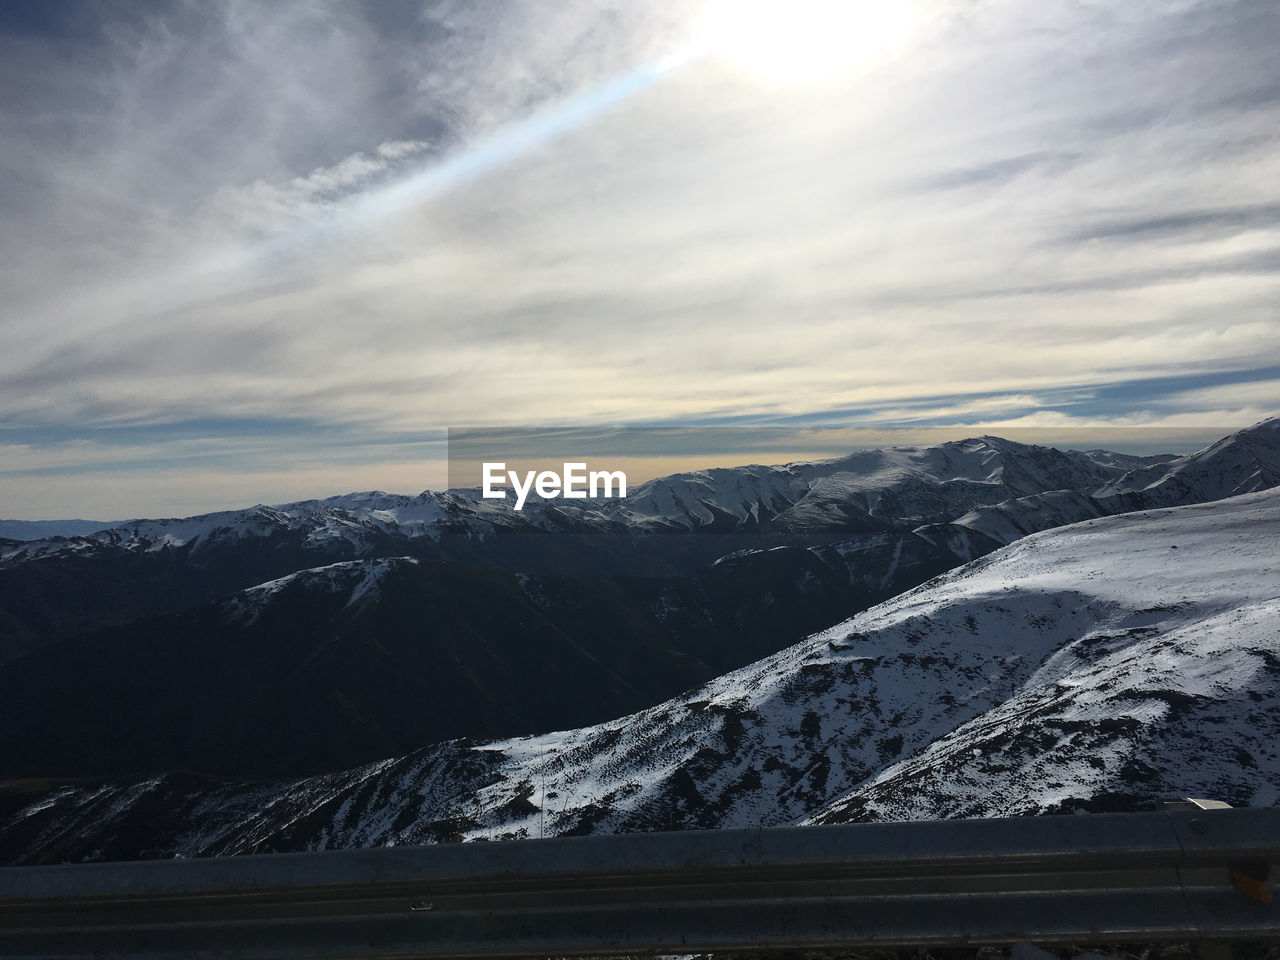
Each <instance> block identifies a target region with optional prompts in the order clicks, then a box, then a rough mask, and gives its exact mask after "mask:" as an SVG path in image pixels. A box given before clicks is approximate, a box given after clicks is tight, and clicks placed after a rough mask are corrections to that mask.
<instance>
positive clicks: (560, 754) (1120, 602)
mask: <svg viewBox="0 0 1280 960" xmlns="http://www.w3.org/2000/svg"><path fill="white" fill-rule="evenodd" d="M1278 542H1280V490H1274V489H1273V490H1266V491H1263V492H1260V493H1252V494H1244V495H1238V496H1234V497H1231V498H1228V499H1224V500H1220V501H1214V502H1210V503H1205V504H1198V505H1192V506H1184V507H1173V508H1164V509H1157V510H1142V511H1137V512H1130V513H1127V514H1124V515H1121V516H1113V517H1105V518H1098V519H1091V520H1087V521H1084V522H1081V523H1078V524H1074V525H1071V526H1067V527H1063V528H1060V529H1055V530H1050V531H1046V532H1042V533H1038V534H1033V535H1031V536H1028V537H1025V538H1022V539H1020V540H1018V541H1017V542H1015V543H1014V544H1012V545H1010V546H1008V547H1005V548H1002V549H1000V550H998V551H995V552H993V553H992V554H990V555H988V556H986V557H983V558H981V559H978V560H975V561H973V562H970V563H968V564H965V565H964V566H962V567H960V568H958V569H955V570H952V571H950V572H948V573H945V574H943V575H941V576H939V577H936V578H934V579H933V580H931V581H930V582H928V583H925V584H922V585H920V586H918V587H916V588H914V589H912V590H908V591H906V592H904V593H902V594H901V595H899V596H896V597H894V598H892V599H890V600H888V601H885V602H883V603H880V604H878V605H876V606H874V607H871V608H870V609H867V610H865V611H863V612H861V613H859V614H857V615H855V616H853V617H851V618H849V619H846V620H844V621H842V622H840V623H838V624H836V625H835V626H833V627H830V628H828V629H826V630H823V631H820V632H817V633H815V634H813V635H812V636H810V637H808V638H807V639H805V640H804V641H802V642H800V643H798V644H795V645H793V646H790V647H788V648H786V649H784V650H781V651H779V652H777V653H775V654H773V655H771V656H768V657H766V658H764V659H762V660H760V661H759V662H757V663H754V664H751V665H750V666H747V667H744V668H742V669H739V670H737V671H733V672H730V673H728V674H725V675H724V676H721V677H718V678H716V679H715V680H713V681H711V682H710V683H707V684H705V685H703V686H701V687H698V688H696V689H693V690H691V691H689V692H687V693H685V694H682V695H680V696H677V697H675V698H672V699H670V700H668V701H666V702H664V703H661V704H659V705H657V706H653V707H649V708H646V709H644V710H641V711H638V712H636V713H633V714H631V715H629V716H625V717H621V718H619V719H616V720H611V721H607V722H604V723H600V724H595V725H591V726H587V727H582V728H578V729H572V730H567V731H563V732H559V733H550V734H543V735H538V736H530V737H518V738H508V739H503V740H496V741H477V740H472V739H459V740H453V741H448V742H445V743H440V744H435V745H432V746H426V747H423V748H420V749H418V750H415V751H413V752H411V753H408V754H406V755H403V756H399V757H395V758H392V759H385V760H381V761H378V762H376V763H372V764H368V765H363V766H360V767H357V768H354V769H350V770H347V771H344V772H341V773H331V774H325V775H320V776H314V777H305V778H297V779H290V780H284V781H276V782H257V783H251V782H245V781H237V780H228V779H212V778H207V777H198V776H194V775H190V774H177V775H174V774H170V775H161V776H153V777H146V778H137V779H127V780H116V781H100V782H93V783H51V782H41V783H20V784H9V785H8V786H7V788H6V789H5V790H4V791H3V792H0V858H2V859H5V860H7V861H8V862H13V863H32V862H57V861H61V860H73V861H76V860H82V859H89V860H97V859H113V858H121V857H124V858H128V857H136V856H139V855H145V856H172V855H175V854H180V855H182V856H207V855H224V854H237V853H249V852H266V851H284V850H314V849H329V848H337V847H353V846H370V845H399V844H411V843H423V842H436V841H441V840H459V839H485V838H509V837H527V836H539V835H547V836H549V835H554V834H558V835H568V834H584V833H592V832H619V831H646V830H664V829H672V828H675V829H689V828H708V827H744V826H755V825H771V824H801V825H802V824H806V823H836V822H849V821H865V820H900V819H936V818H947V817H964V816H1011V815H1021V814H1032V813H1062V812H1081V811H1092V810H1115V809H1134V808H1137V807H1141V806H1142V805H1143V804H1147V803H1149V802H1150V801H1151V800H1152V799H1154V798H1157V797H1160V796H1166V795H1183V796H1185V795H1191V796H1209V797H1214V798H1217V799H1222V800H1226V801H1228V802H1230V803H1232V804H1234V805H1250V804H1252V805H1265V804H1274V803H1276V802H1277V801H1278V800H1280V792H1278V791H1277V787H1276V784H1277V783H1280V747H1278V746H1277V744H1280V738H1278V734H1280V634H1278V633H1277V631H1276V629H1275V624H1276V622H1277V619H1278V618H1280V550H1277V548H1276V544H1277V543H1278Z"/></svg>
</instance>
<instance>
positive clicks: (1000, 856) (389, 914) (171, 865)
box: [0, 809, 1280, 958]
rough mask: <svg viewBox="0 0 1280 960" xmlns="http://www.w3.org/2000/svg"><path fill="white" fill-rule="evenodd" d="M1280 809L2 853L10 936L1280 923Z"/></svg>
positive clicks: (311, 936)
mask: <svg viewBox="0 0 1280 960" xmlns="http://www.w3.org/2000/svg"><path fill="white" fill-rule="evenodd" d="M1278 863H1280V810H1276V809H1242V810H1230V809H1227V810H1199V811H1198V810H1189V811H1170V812H1162V813H1137V814H1103V815H1091V816H1080V817H1070V816H1064V817H1033V818H1032V817H1029V818H1020V819H1007V820H960V821H937V822H924V823H891V824H861V825H849V826H832V827H804V828H785V827H784V828H771V829H763V830H725V831H722V830H716V831H701V832H683V833H658V834H627V835H621V836H604V837H580V838H560V839H551V840H522V841H514V842H495V843H466V844H446V845H441V846H430V847H384V848H376V849H366V850H340V851H331V852H325V853H304V854H269V855H259V856H245V857H226V858H210V859H197V860H162V861H142V862H132V863H101V864H79V865H66V866H48V867H8V868H0V956H5V957H12V956H42V957H98V958H106V957H113V956H129V957H149V958H167V957H188V958H189V957H215V956H216V957H222V958H226V957H276V958H297V957H325V958H334V957H406V956H424V957H445V956H457V957H515V956H542V957H546V956H561V957H563V956H570V955H602V954H610V953H642V952H665V953H693V952H701V951H710V950H753V949H768V948H777V947H783V946H785V947H788V948H808V949H820V948H826V947H839V948H848V947H854V946H867V945H874V946H878V947H885V946H891V945H938V946H941V945H950V946H959V945H967V944H980V943H1013V942H1019V941H1036V942H1067V941H1070V942H1076V943H1088V942H1094V943H1116V942H1124V941H1147V942H1151V941H1158V940H1182V941H1197V940H1223V939H1256V938H1261V937H1270V936H1277V935H1280V910H1278V909H1277V905H1276V904H1274V903H1271V902H1268V901H1269V900H1270V894H1269V890H1268V887H1267V876H1268V871H1269V870H1271V869H1273V868H1274V867H1275V865H1276V864H1278Z"/></svg>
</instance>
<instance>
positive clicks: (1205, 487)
mask: <svg viewBox="0 0 1280 960" xmlns="http://www.w3.org/2000/svg"><path fill="white" fill-rule="evenodd" d="M1088 456H1089V457H1090V458H1091V459H1093V460H1094V461H1096V462H1100V463H1106V464H1108V465H1111V466H1122V467H1125V468H1126V469H1125V472H1124V473H1123V474H1122V475H1121V476H1120V477H1118V478H1116V479H1113V480H1109V481H1108V482H1107V483H1105V484H1104V485H1102V486H1101V487H1098V488H1096V489H1092V490H1090V489H1085V488H1067V487H1064V488H1062V489H1055V490H1050V491H1046V492H1037V493H1032V494H1029V495H1026V496H1020V497H1017V498H1013V499H1009V500H1005V501H1003V502H999V503H994V504H984V505H981V506H977V507H975V508H974V509H972V510H970V511H969V512H968V513H966V514H965V515H964V516H962V517H960V518H959V519H957V520H956V521H955V526H958V527H963V528H964V529H966V530H968V531H971V532H974V533H979V534H982V535H984V536H986V537H989V538H991V539H992V540H995V541H996V542H998V543H1002V544H1005V543H1012V542H1013V541H1014V540H1016V539H1017V538H1018V537H1023V536H1026V535H1027V534H1029V533H1035V532H1036V531H1039V530H1048V529H1051V528H1053V527H1059V526H1062V525H1063V524H1067V523H1076V522H1078V521H1080V520H1087V519H1089V518H1091V517H1100V516H1107V515H1113V514H1119V513H1128V512H1131V511H1134V510H1149V509H1152V508H1154V507H1171V506H1177V505H1179V504H1187V503H1203V502H1206V501H1209V500H1221V499H1223V498H1225V497H1233V496H1236V495H1238V494H1241V493H1253V492H1255V491H1258V490H1269V489H1270V488H1272V487H1274V486H1276V485H1277V484H1280V419H1276V418H1272V419H1269V420H1264V421H1262V422H1261V423H1258V424H1255V425H1254V426H1252V427H1250V428H1249V429H1247V430H1241V431H1239V432H1237V433H1233V434H1231V435H1230V436H1227V437H1223V438H1222V439H1221V440H1219V441H1217V442H1216V443H1214V444H1212V445H1210V446H1208V447H1206V448H1205V449H1203V450H1198V451H1196V452H1195V453H1192V454H1188V455H1186V456H1183V457H1174V458H1172V459H1170V458H1153V459H1154V460H1156V461H1158V462H1151V463H1141V464H1135V463H1134V462H1133V461H1132V460H1129V461H1125V460H1110V459H1108V458H1109V457H1110V456H1111V455H1109V454H1107V453H1106V452H1105V451H1099V450H1095V451H1090V453H1089V454H1088Z"/></svg>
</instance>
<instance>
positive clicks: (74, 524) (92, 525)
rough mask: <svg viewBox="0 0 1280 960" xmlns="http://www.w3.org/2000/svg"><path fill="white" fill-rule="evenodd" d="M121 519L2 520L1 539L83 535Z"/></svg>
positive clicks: (117, 522) (114, 525) (0, 523)
mask: <svg viewBox="0 0 1280 960" xmlns="http://www.w3.org/2000/svg"><path fill="white" fill-rule="evenodd" d="M120 523H121V521H119V520H108V521H102V520H0V540H44V539H47V538H49V537H83V536H87V535H88V534H91V533H97V532H98V531H99V530H107V529H109V528H111V527H117V526H119V525H120Z"/></svg>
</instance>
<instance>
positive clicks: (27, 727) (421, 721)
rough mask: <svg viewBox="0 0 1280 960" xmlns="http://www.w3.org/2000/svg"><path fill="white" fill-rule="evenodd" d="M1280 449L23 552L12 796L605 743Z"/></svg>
mask: <svg viewBox="0 0 1280 960" xmlns="http://www.w3.org/2000/svg"><path fill="white" fill-rule="evenodd" d="M1277 432H1278V430H1277V421H1267V422H1265V423H1263V424H1260V425H1258V426H1257V427H1254V428H1252V429H1251V430H1247V431H1241V432H1240V433H1238V434H1234V435H1233V436H1232V437H1228V438H1226V439H1224V440H1223V441H1220V442H1219V443H1217V444H1214V445H1213V446H1212V447H1210V448H1207V449H1206V450H1205V451H1201V452H1200V453H1199V454H1195V455H1192V456H1190V457H1180V458H1175V457H1172V456H1169V457H1155V458H1152V457H1132V456H1127V455H1124V454H1116V453H1108V452H1105V451H1090V452H1086V453H1080V452H1073V451H1059V450H1054V449H1051V448H1047V447H1039V446H1032V445H1025V444H1018V443H1013V442H1010V441H1007V440H1002V439H999V438H996V437H980V438H974V439H971V440H966V441H959V442H955V443H947V444H940V445H938V446H934V447H911V448H891V449H886V450H871V451H862V452H859V453H855V454H852V455H850V456H848V457H841V458H837V459H833V460H826V461H819V462H814V463H797V464H790V465H786V466H781V467H763V466H750V467H742V468H736V469H724V470H708V471H697V472H693V473H686V474H679V475H676V476H673V477H665V478H661V479H658V480H654V481H652V482H650V483H647V484H644V485H642V486H640V487H639V488H637V489H636V490H635V491H633V493H632V495H631V496H629V497H628V498H626V499H625V500H601V501H595V502H585V503H584V502H577V503H573V504H571V505H566V504H565V502H564V501H546V502H537V503H531V504H530V505H529V507H528V509H526V510H525V511H524V512H522V513H517V512H515V511H513V510H512V509H511V508H510V506H509V505H507V504H504V503H502V502H495V501H491V500H480V499H475V498H472V497H469V496H467V495H466V494H464V493H462V492H459V491H452V492H448V493H432V492H427V493H424V494H421V495H420V496H417V497H408V496H396V495H391V494H384V493H364V494H348V495H346V496H342V497H333V498H330V499H328V500H323V501H306V502H302V503H295V504H286V505H283V506H279V507H255V508H252V509H249V510H242V511H228V512H223V513H218V514H208V515H204V516H200V517H192V518H187V519H181V520H139V521H132V522H130V523H128V524H125V525H122V526H120V527H117V528H114V529H112V530H107V531H101V532H98V533H96V534H93V535H91V536H86V537H77V538H69V539H48V540H42V541H34V542H28V543H15V542H11V541H10V542H5V543H3V544H0V731H2V732H0V777H19V776H21V777H39V776H69V775H78V776H89V775H94V776H103V775H120V774H125V773H142V772H147V773H152V772H157V773H158V772H161V771H164V770H167V769H174V768H180V769H188V770H193V771H197V772H201V773H219V774H233V775H253V776H284V775H298V774H309V773H316V772H319V771H323V770H326V769H334V768H336V767H339V766H344V765H353V764H357V763H360V762H363V761H367V760H372V759H374V758H376V757H379V756H386V755H389V754H394V753H401V752H405V751H408V750H411V749H412V748H413V747H416V746H418V745H419V744H422V743H427V742H433V741H437V740H443V739H447V738H451V737H457V736H472V737H488V738H491V737H497V736H505V735H510V734H515V733H527V732H536V731H541V730H547V729H552V728H556V727H568V726H577V725H582V724H586V723H592V722H595V721H599V720H603V719H605V718H607V717H609V716H616V715H617V714H618V713H619V712H623V711H626V710H630V709H636V708H638V707H640V706H643V705H645V704H649V703H654V702H658V701H660V700H662V699H664V698H667V697H670V696H673V695H675V694H678V693H680V692H681V691H683V690H686V689H688V688H689V687H691V686H694V685H696V684H698V683H702V682H705V681H707V680H709V679H711V678H712V677H715V676H717V675H719V674H722V673H724V672H726V671H728V670H732V669H735V668H737V667H741V666H743V665H744V664H747V663H751V662H752V661H754V660H756V659H758V658H760V657H762V656H766V655H768V654H770V653H773V652H775V651H777V650H778V649H780V648H782V647H785V646H787V645H788V644H790V643H794V642H796V641H797V640H800V639H801V638H803V637H805V636H807V635H809V634H810V633H812V632H813V631H815V630H818V629H821V628H822V627H825V626H827V625H829V624H831V623H833V622H836V621H838V620H841V619H842V618H845V617H847V616H849V615H850V614H852V613H856V612H857V611H859V610H863V609H865V608H867V607H868V606H871V605H872V604H875V603H877V602H880V601H882V600H885V599H887V598H889V597H892V596H894V595H895V594H897V593H900V592H901V591H903V590H906V589H909V588H911V587H914V586H916V585H918V584H920V583H922V582H924V581H926V580H928V579H929V578H931V577H934V576H936V575H938V574H940V573H943V572H944V571H946V570H949V569H951V568H953V567H955V566H957V565H958V564H961V563H964V562H966V561H969V560H972V559H974V558H976V557H980V556H982V555H984V554H986V553H989V552H990V551H992V550H994V549H996V548H997V547H998V546H999V545H1000V544H1002V543H1008V542H1011V541H1012V540H1014V539H1015V538H1017V537H1019V536H1022V535H1025V534H1026V533H1030V532H1034V531H1036V530H1040V529H1045V528H1047V527H1050V526H1055V525H1059V524H1061V523H1066V522H1071V521H1074V520H1079V519H1084V518H1089V517H1097V516H1103V515H1107V514H1112V513H1116V512H1119V511H1121V510H1126V509H1127V510H1133V509H1143V508H1146V507H1150V506H1153V505H1163V504H1164V503H1166V502H1167V501H1168V500H1169V499H1173V500H1177V499H1178V498H1179V497H1183V498H1194V497H1198V496H1200V495H1201V494H1213V493H1220V492H1224V491H1235V490H1239V489H1242V488H1249V485H1252V487H1251V488H1258V487H1260V486H1263V485H1265V484H1267V483H1271V482H1274V479H1275V473H1274V471H1272V470H1271V468H1270V467H1269V466H1268V464H1271V463H1272V462H1273V461H1272V460H1268V459H1267V457H1268V456H1269V455H1270V454H1269V453H1268V451H1273V450H1274V448H1275V437H1276V434H1277ZM1250 464H1256V466H1255V467H1252V468H1251V467H1250V466H1249V465H1250ZM1217 470H1221V471H1223V473H1224V478H1223V479H1221V480H1220V481H1219V482H1218V483H1217V485H1214V483H1213V482H1212V477H1213V476H1214V475H1215V473H1214V471H1217ZM1161 478H1164V479H1161ZM371 564H373V566H370V565H371ZM373 569H377V570H379V571H381V572H380V573H379V575H378V576H379V578H380V579H379V580H378V583H379V584H380V588H379V589H378V590H377V591H376V592H372V593H368V594H364V593H361V594H360V596H361V600H360V602H359V603H355V602H351V597H353V596H354V595H355V594H356V593H358V592H360V591H361V590H362V588H361V587H360V586H359V585H360V584H361V583H363V582H364V578H366V575H367V572H368V571H369V570H373ZM242 609H252V610H255V611H256V613H254V615H253V616H247V615H246V616H238V615H234V613H233V611H235V610H242ZM6 660H7V661H8V662H7V663H5V662H3V661H6ZM68 705H69V706H68ZM193 705H195V706H193ZM157 719H159V720H160V721H161V722H159V723H157V722H156V721H157ZM85 730H89V731H90V732H89V733H85V732H84V731H85Z"/></svg>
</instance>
